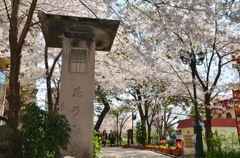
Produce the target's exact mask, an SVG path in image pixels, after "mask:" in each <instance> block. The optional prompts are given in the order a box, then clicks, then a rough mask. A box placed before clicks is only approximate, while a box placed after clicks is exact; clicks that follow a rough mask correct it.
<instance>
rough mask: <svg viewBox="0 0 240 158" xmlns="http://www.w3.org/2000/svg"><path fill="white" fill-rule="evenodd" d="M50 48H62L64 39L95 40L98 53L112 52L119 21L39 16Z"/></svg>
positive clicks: (48, 15)
mask: <svg viewBox="0 0 240 158" xmlns="http://www.w3.org/2000/svg"><path fill="white" fill-rule="evenodd" d="M38 17H39V20H40V22H41V27H42V31H43V35H44V38H45V41H46V43H47V45H48V47H56V48H62V45H63V40H62V39H63V38H64V37H68V38H75V39H76V38H79V39H82V40H84V39H85V40H93V41H95V43H96V50H97V51H110V49H111V47H112V44H113V40H114V38H115V35H116V33H117V29H118V26H119V24H120V21H119V20H106V19H93V18H85V17H75V16H64V15H54V14H45V13H39V14H38Z"/></svg>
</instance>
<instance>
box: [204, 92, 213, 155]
mask: <svg viewBox="0 0 240 158" xmlns="http://www.w3.org/2000/svg"><path fill="white" fill-rule="evenodd" d="M210 96H211V94H205V112H206V120H205V122H204V125H205V134H206V140H207V141H206V142H207V150H208V151H210V150H211V144H210V143H211V142H210V141H209V140H210V139H211V137H212V123H211V121H212V115H211V109H210V108H209V107H210Z"/></svg>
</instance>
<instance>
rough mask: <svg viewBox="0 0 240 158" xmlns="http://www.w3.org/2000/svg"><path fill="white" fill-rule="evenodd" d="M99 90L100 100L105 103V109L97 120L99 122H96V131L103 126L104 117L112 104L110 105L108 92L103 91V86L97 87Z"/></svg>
mask: <svg viewBox="0 0 240 158" xmlns="http://www.w3.org/2000/svg"><path fill="white" fill-rule="evenodd" d="M97 91H98V92H96V93H99V94H98V96H99V99H100V101H101V102H102V103H103V105H104V109H103V111H102V112H101V114H100V116H99V117H98V120H97V123H96V124H95V127H94V130H96V131H99V129H100V127H101V124H102V122H103V119H104V117H105V116H106V114H107V113H108V111H109V110H110V105H109V102H108V101H107V98H106V94H105V93H103V91H102V90H101V87H100V86H98V88H97Z"/></svg>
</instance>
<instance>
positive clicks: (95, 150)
mask: <svg viewBox="0 0 240 158" xmlns="http://www.w3.org/2000/svg"><path fill="white" fill-rule="evenodd" d="M100 140H101V137H99V134H98V133H97V132H96V131H95V130H94V131H93V158H97V157H99V154H100V153H101V148H100V147H101V145H102V142H101V141H100Z"/></svg>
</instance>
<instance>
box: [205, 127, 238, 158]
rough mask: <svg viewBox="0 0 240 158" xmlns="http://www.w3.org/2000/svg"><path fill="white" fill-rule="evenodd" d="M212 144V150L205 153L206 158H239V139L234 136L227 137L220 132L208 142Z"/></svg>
mask: <svg viewBox="0 0 240 158" xmlns="http://www.w3.org/2000/svg"><path fill="white" fill-rule="evenodd" d="M206 141H208V142H209V143H210V150H209V151H207V152H205V157H206V158H222V157H224V158H239V157H240V151H239V149H237V147H238V137H237V136H236V135H234V134H232V135H230V136H226V135H225V134H221V133H219V132H218V131H215V132H214V133H213V134H212V137H211V139H208V140H206Z"/></svg>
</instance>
